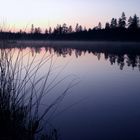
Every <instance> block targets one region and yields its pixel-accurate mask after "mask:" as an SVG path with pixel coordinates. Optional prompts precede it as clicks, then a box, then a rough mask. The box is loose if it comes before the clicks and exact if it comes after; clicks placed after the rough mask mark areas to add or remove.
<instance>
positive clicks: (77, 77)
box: [6, 41, 140, 140]
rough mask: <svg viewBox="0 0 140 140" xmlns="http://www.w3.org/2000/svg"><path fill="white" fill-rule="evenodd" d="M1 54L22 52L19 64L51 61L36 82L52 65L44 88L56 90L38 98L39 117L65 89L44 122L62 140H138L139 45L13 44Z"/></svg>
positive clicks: (139, 105)
mask: <svg viewBox="0 0 140 140" xmlns="http://www.w3.org/2000/svg"><path fill="white" fill-rule="evenodd" d="M6 49H10V50H11V51H13V52H14V53H15V54H17V52H18V51H19V50H20V51H22V53H23V54H24V61H23V63H26V62H27V61H30V60H32V59H33V57H34V56H36V60H40V61H43V60H42V58H43V56H44V54H45V55H47V56H52V57H51V61H49V62H46V63H44V65H43V66H42V67H41V68H40V70H39V74H38V77H40V76H43V74H45V73H46V72H47V71H48V69H49V66H50V63H52V64H53V68H52V74H51V75H50V80H49V83H51V81H53V80H52V79H53V78H56V79H55V81H53V82H54V83H53V84H54V85H56V84H57V82H58V83H59V84H58V85H57V86H56V87H54V88H53V90H52V91H51V93H50V94H49V95H47V96H45V97H44V98H43V100H42V104H43V106H42V107H41V111H42V110H43V108H44V106H45V105H48V104H49V102H51V101H53V100H54V99H55V98H56V96H59V95H61V93H62V92H63V91H64V90H65V89H66V88H67V87H68V88H69V90H68V91H67V94H66V95H65V97H64V98H63V99H62V100H61V102H59V103H58V104H57V106H56V107H55V108H54V109H53V111H52V112H51V113H50V114H49V116H47V120H48V122H49V123H50V124H51V125H53V126H54V127H55V128H56V129H57V131H58V133H59V138H60V139H61V140H139V139H140V43H130V42H123V43H120V42H76V41H75V42H59V41H55V42H51V41H48V42H43V41H40V42H34V41H30V42H29V41H25V42H22V41H18V42H17V43H16V44H9V45H7V48H6ZM23 54H22V55H23ZM29 54H30V57H29ZM13 58H14V57H13ZM29 59H30V60H29ZM14 61H15V60H14ZM61 79H63V80H62V81H61ZM69 84H71V86H70V87H69Z"/></svg>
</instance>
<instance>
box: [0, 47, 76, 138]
mask: <svg viewBox="0 0 140 140" xmlns="http://www.w3.org/2000/svg"><path fill="white" fill-rule="evenodd" d="M27 55H28V59H27V60H26V61H27V62H26V64H24V63H25V62H24V57H25V56H27ZM46 63H49V68H48V70H47V72H46V73H45V74H44V75H43V76H42V77H40V78H38V72H39V70H40V69H41V67H43V65H44V64H46ZM52 69H53V55H46V54H44V55H43V56H42V58H41V60H38V61H37V60H36V55H35V56H34V57H33V58H32V59H31V56H30V54H29V52H28V53H27V54H23V53H22V49H21V50H19V51H18V53H16V55H15V52H13V51H11V49H5V48H4V47H2V48H1V49H0V139H7V140H35V139H42V140H57V139H58V135H57V131H56V129H54V128H52V131H51V132H45V134H42V133H41V132H42V131H43V126H42V125H41V124H42V121H44V118H45V117H46V116H47V114H48V113H49V112H50V111H51V110H52V109H53V108H54V107H55V106H57V105H58V104H59V103H60V102H61V101H62V100H63V98H64V97H65V95H66V94H67V92H68V90H69V89H71V88H72V87H73V86H74V85H75V84H73V82H72V83H70V84H69V85H68V87H66V88H65V90H64V92H63V93H62V94H61V95H60V96H58V97H57V98H56V99H55V100H54V101H52V103H51V104H50V105H49V106H46V107H45V109H44V111H43V112H42V113H40V106H41V103H42V99H43V98H44V96H46V95H47V94H48V93H49V92H50V91H51V90H53V89H54V88H56V87H57V86H58V85H59V84H60V83H61V82H63V81H64V80H65V79H66V77H65V78H63V79H61V80H59V81H57V82H56V79H57V77H58V76H59V74H60V73H58V74H57V75H56V76H55V77H54V79H52V81H51V82H50V83H49V80H48V79H49V77H50V75H51V74H52ZM54 83H55V85H53V84H54Z"/></svg>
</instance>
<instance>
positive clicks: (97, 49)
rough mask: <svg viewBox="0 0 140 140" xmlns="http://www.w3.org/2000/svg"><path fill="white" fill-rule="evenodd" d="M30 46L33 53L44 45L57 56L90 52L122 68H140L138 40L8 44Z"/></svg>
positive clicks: (14, 46)
mask: <svg viewBox="0 0 140 140" xmlns="http://www.w3.org/2000/svg"><path fill="white" fill-rule="evenodd" d="M21 46H22V49H26V48H27V46H28V47H30V49H31V52H32V54H38V53H40V52H41V50H42V47H43V48H44V49H45V50H46V52H47V53H48V52H49V53H50V54H53V53H55V54H56V55H57V56H62V57H67V56H73V55H74V56H75V57H76V58H78V57H80V56H82V55H84V54H86V53H89V54H93V55H95V56H97V58H98V59H99V60H100V59H101V56H103V55H104V59H105V60H107V61H110V64H111V65H114V64H118V66H119V67H120V69H121V70H123V68H125V67H126V66H128V67H132V68H133V69H134V68H138V69H139V70H140V43H139V42H138V43H137V42H135V43H134V42H131V43H130V42H128V43H127V42H93V41H91V42H86V41H80V42H79V41H17V42H16V43H14V44H10V43H8V44H7V49H12V48H19V49H21Z"/></svg>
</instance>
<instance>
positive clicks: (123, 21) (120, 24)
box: [118, 12, 126, 28]
mask: <svg viewBox="0 0 140 140" xmlns="http://www.w3.org/2000/svg"><path fill="white" fill-rule="evenodd" d="M118 27H119V28H125V27H126V16H125V13H124V12H123V13H122V16H121V18H119V21H118Z"/></svg>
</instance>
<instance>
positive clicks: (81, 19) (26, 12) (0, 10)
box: [0, 0, 140, 30]
mask: <svg viewBox="0 0 140 140" xmlns="http://www.w3.org/2000/svg"><path fill="white" fill-rule="evenodd" d="M139 5H140V0H0V25H1V27H5V28H9V29H12V30H18V29H20V28H22V29H25V28H26V27H27V28H28V29H29V28H30V27H31V24H32V23H33V24H34V25H35V26H37V27H38V26H40V27H41V28H46V27H48V26H52V27H54V26H55V25H57V24H62V23H67V24H68V25H69V24H71V25H73V26H75V24H76V23H79V24H81V25H82V26H86V27H88V28H89V27H90V28H93V27H94V26H96V25H97V24H98V22H99V21H101V22H102V23H103V25H104V24H105V22H106V21H110V19H111V18H112V17H115V18H118V17H120V15H121V13H122V12H123V11H124V12H125V13H126V16H127V17H129V16H130V15H132V16H133V15H134V14H135V13H136V14H137V15H138V16H140V7H139Z"/></svg>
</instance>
